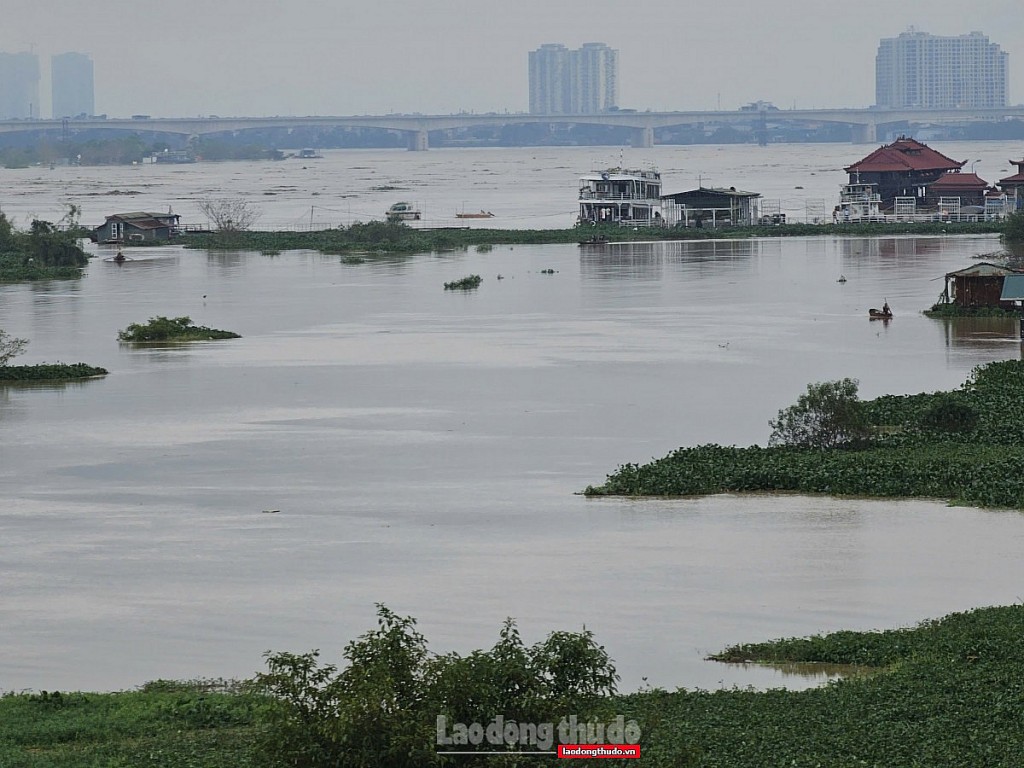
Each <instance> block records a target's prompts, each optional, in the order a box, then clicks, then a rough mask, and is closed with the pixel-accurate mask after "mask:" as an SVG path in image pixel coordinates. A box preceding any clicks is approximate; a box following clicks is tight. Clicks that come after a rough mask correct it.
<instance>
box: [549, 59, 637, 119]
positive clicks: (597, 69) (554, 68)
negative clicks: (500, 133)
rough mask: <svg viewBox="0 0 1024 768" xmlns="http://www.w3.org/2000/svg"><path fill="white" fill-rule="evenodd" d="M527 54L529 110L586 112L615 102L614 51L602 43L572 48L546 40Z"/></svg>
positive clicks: (616, 67) (616, 81) (617, 78)
mask: <svg viewBox="0 0 1024 768" xmlns="http://www.w3.org/2000/svg"><path fill="white" fill-rule="evenodd" d="M529 58H530V112H531V114H535V115H565V114H590V113H594V112H603V111H604V110H607V109H609V108H610V107H614V106H616V105H617V104H618V98H619V58H618V51H615V50H612V49H611V48H609V47H608V46H607V45H605V44H604V43H586V44H585V45H584V46H583V47H582V48H580V49H579V50H575V51H571V50H569V49H568V48H566V47H565V46H564V45H561V44H559V43H546V44H544V45H542V46H541V47H540V48H538V49H537V50H535V51H531V52H530V57H529Z"/></svg>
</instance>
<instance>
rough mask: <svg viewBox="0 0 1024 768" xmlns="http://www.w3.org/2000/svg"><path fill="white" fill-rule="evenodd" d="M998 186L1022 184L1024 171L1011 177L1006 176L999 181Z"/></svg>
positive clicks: (1023, 182)
mask: <svg viewBox="0 0 1024 768" xmlns="http://www.w3.org/2000/svg"><path fill="white" fill-rule="evenodd" d="M999 183H1000V184H1011V185H1013V184H1024V171H1022V172H1021V173H1015V174H1013V176H1007V177H1006V178H1005V179H1000V180H999Z"/></svg>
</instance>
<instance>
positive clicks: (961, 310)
mask: <svg viewBox="0 0 1024 768" xmlns="http://www.w3.org/2000/svg"><path fill="white" fill-rule="evenodd" d="M924 314H925V315H927V316H928V317H1024V312H1022V311H1021V310H1018V309H1004V308H1003V307H961V306H960V305H959V304H953V303H952V302H948V303H947V302H940V303H938V304H933V305H932V306H931V309H926V310H925V311H924Z"/></svg>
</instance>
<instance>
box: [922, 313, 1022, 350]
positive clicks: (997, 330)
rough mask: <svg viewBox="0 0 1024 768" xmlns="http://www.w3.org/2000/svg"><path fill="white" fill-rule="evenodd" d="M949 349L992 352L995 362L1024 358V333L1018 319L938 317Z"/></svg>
mask: <svg viewBox="0 0 1024 768" xmlns="http://www.w3.org/2000/svg"><path fill="white" fill-rule="evenodd" d="M931 320H932V322H933V323H935V324H936V326H937V327H938V328H939V330H940V333H941V334H942V338H943V340H944V341H945V343H946V346H948V347H956V348H959V349H969V350H972V351H974V352H977V353H982V354H983V353H986V352H988V353H991V354H992V355H993V357H994V358H996V359H1006V358H1011V357H1012V358H1016V357H1017V356H1018V355H1020V357H1021V359H1024V333H1022V332H1021V326H1022V324H1021V320H1020V319H1019V318H1016V317H936V318H931Z"/></svg>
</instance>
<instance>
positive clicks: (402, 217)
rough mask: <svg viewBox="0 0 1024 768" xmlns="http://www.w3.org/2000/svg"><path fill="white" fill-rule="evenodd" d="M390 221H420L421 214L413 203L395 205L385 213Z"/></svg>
mask: <svg viewBox="0 0 1024 768" xmlns="http://www.w3.org/2000/svg"><path fill="white" fill-rule="evenodd" d="M384 216H385V218H386V219H387V220H388V221H391V222H395V221H419V220H420V217H421V214H420V212H419V211H418V210H417V209H416V207H415V206H413V204H412V203H395V204H394V205H392V206H391V207H390V208H388V209H387V210H386V211H385V212H384Z"/></svg>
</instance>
